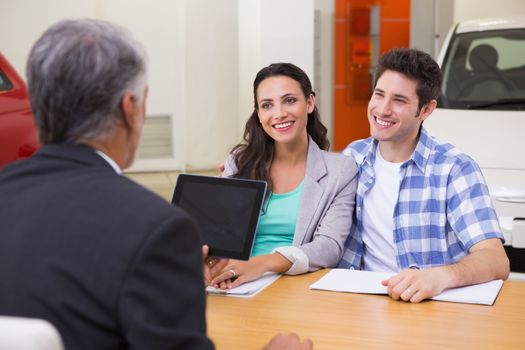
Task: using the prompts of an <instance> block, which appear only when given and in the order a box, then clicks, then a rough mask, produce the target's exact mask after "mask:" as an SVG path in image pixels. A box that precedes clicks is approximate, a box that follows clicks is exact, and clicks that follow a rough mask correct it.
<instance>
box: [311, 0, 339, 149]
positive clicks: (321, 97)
mask: <svg viewBox="0 0 525 350" xmlns="http://www.w3.org/2000/svg"><path fill="white" fill-rule="evenodd" d="M315 10H316V12H318V20H319V21H320V23H318V28H319V33H317V34H316V37H317V39H316V40H319V42H318V46H319V47H318V50H319V52H318V54H319V62H318V64H316V65H315V78H314V80H315V83H314V86H315V89H316V93H317V108H318V109H319V114H320V115H321V121H322V122H323V124H324V125H325V126H326V128H327V129H328V138H329V139H330V142H331V143H333V124H334V11H335V0H315Z"/></svg>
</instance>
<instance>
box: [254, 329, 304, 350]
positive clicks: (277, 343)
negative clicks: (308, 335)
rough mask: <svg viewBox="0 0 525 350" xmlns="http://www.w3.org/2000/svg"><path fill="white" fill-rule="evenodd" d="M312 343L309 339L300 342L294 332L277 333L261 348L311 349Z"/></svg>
mask: <svg viewBox="0 0 525 350" xmlns="http://www.w3.org/2000/svg"><path fill="white" fill-rule="evenodd" d="M313 347H314V345H313V343H312V341H311V340H310V339H305V341H303V342H301V339H299V336H298V335H297V334H295V333H290V334H277V335H276V336H275V337H273V338H272V340H270V342H269V343H268V344H267V345H266V346H265V347H264V348H263V350H311V349H313Z"/></svg>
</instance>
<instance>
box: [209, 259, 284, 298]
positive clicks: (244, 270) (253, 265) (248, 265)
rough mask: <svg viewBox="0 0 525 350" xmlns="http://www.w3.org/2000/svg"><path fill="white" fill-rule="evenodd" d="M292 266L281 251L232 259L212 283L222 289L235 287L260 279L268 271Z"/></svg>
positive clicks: (282, 269) (276, 270) (277, 270)
mask: <svg viewBox="0 0 525 350" xmlns="http://www.w3.org/2000/svg"><path fill="white" fill-rule="evenodd" d="M291 266H292V263H291V262H290V261H289V260H288V259H286V258H285V257H284V256H282V255H281V254H279V253H272V254H265V255H259V256H256V257H254V258H251V259H250V260H248V261H240V260H231V261H230V264H229V265H228V266H226V267H225V268H224V269H223V270H222V271H221V273H219V274H218V275H217V276H215V277H214V278H213V280H212V281H211V282H210V285H211V286H214V287H216V288H222V289H230V288H235V287H238V286H240V285H241V284H243V283H246V282H249V281H253V280H256V279H258V278H259V277H261V276H262V275H263V274H264V273H266V272H279V273H282V272H286V271H288V270H289V269H290V267H291Z"/></svg>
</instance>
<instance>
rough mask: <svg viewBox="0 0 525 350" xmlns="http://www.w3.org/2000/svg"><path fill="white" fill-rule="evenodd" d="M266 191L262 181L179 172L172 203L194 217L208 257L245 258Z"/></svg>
mask: <svg viewBox="0 0 525 350" xmlns="http://www.w3.org/2000/svg"><path fill="white" fill-rule="evenodd" d="M265 193H266V182H265V181H256V180H243V179H231V178H224V177H212V176H199V175H188V174H181V175H179V177H178V178H177V184H176V185H175V190H174V192H173V199H172V201H171V202H172V204H173V205H175V206H179V207H181V208H182V209H184V210H185V211H186V212H187V213H188V214H190V215H191V216H192V217H193V218H194V219H195V221H196V222H197V224H198V225H199V229H200V233H201V237H202V242H203V243H204V244H207V245H208V246H209V247H210V253H209V254H210V255H211V256H218V257H225V258H232V259H239V260H248V259H249V258H250V254H251V251H252V246H253V242H254V238H255V233H256V232H257V224H258V223H259V216H260V213H261V208H262V206H263V202H264V196H265Z"/></svg>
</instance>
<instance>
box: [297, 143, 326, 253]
mask: <svg viewBox="0 0 525 350" xmlns="http://www.w3.org/2000/svg"><path fill="white" fill-rule="evenodd" d="M327 173H328V171H327V169H326V164H325V161H324V159H323V151H322V150H321V149H320V148H319V146H317V144H316V143H315V141H314V140H312V138H311V137H310V135H308V155H307V158H306V174H305V177H304V187H303V194H302V198H301V204H300V208H299V214H298V215H297V221H296V223H295V234H294V239H293V241H294V245H295V246H299V245H301V244H303V243H304V242H303V241H304V239H305V237H306V234H307V233H308V232H309V231H310V225H311V224H312V219H313V217H314V213H315V211H316V210H318V209H319V208H318V207H319V201H320V200H321V198H322V196H323V192H324V189H323V187H322V186H321V185H320V184H319V180H321V179H322V178H323V177H324V176H326V174H327Z"/></svg>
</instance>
